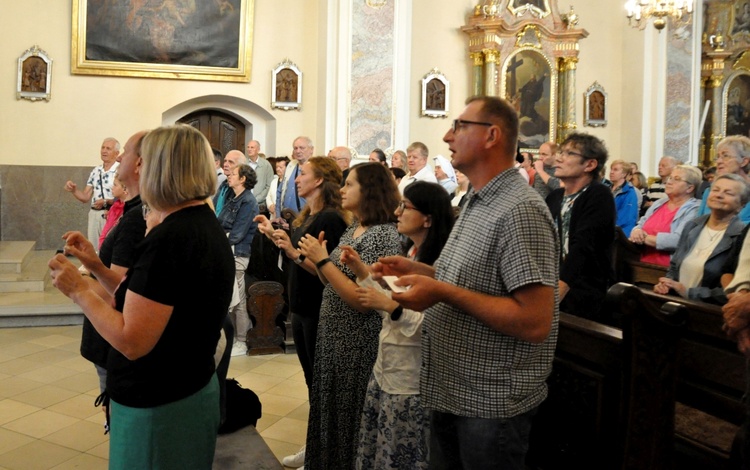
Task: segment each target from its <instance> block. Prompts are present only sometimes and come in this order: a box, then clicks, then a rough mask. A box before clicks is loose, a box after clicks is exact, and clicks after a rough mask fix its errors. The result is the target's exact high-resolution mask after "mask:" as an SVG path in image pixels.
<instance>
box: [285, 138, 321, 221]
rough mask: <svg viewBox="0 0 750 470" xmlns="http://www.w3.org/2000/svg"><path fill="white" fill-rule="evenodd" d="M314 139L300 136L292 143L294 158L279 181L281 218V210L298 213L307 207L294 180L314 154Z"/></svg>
mask: <svg viewBox="0 0 750 470" xmlns="http://www.w3.org/2000/svg"><path fill="white" fill-rule="evenodd" d="M313 150H314V147H313V142H312V139H310V138H309V137H305V136H299V137H297V138H296V139H294V142H293V143H292V157H294V158H293V160H292V161H291V162H289V164H288V165H287V167H286V171H285V172H284V178H283V180H282V181H281V182H279V186H278V188H277V189H276V218H277V219H280V218H281V211H282V210H284V209H291V210H293V211H294V213H295V214H298V213H299V212H300V211H301V210H302V208H303V207H305V204H306V201H305V198H303V197H299V195H298V194H297V185H296V183H295V182H294V181H295V180H296V179H297V176H299V171H300V167H301V166H302V165H304V164H305V163H306V162H307V160H309V159H310V157H312V154H313Z"/></svg>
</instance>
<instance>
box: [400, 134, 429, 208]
mask: <svg viewBox="0 0 750 470" xmlns="http://www.w3.org/2000/svg"><path fill="white" fill-rule="evenodd" d="M429 155H430V151H429V150H427V146H426V145H425V144H423V143H422V142H414V143H412V144H411V145H409V146H408V147H407V148H406V167H407V168H408V169H409V172H408V173H407V174H406V176H404V177H403V178H401V182H399V183H398V190H399V192H400V193H401V195H402V196H403V194H404V188H405V187H407V186H409V185H410V184H412V183H413V182H415V181H427V182H428V183H437V178H436V177H435V172H434V171H432V169H430V168H429V166H428V165H427V157H428V156H429Z"/></svg>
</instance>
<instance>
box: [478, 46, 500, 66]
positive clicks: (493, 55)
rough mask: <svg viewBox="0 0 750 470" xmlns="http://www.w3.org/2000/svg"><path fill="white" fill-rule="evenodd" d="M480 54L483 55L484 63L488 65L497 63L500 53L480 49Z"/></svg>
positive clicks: (493, 50)
mask: <svg viewBox="0 0 750 470" xmlns="http://www.w3.org/2000/svg"><path fill="white" fill-rule="evenodd" d="M482 54H484V61H485V62H487V63H488V64H497V63H498V59H499V55H500V53H499V52H498V51H496V50H495V49H482Z"/></svg>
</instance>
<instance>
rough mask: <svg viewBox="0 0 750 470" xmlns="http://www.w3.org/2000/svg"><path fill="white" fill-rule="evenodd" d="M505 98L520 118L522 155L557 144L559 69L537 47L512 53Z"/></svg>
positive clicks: (503, 81)
mask: <svg viewBox="0 0 750 470" xmlns="http://www.w3.org/2000/svg"><path fill="white" fill-rule="evenodd" d="M500 78H501V82H500V83H501V87H500V89H501V90H503V92H502V93H503V94H502V96H504V97H505V99H506V100H508V102H509V103H510V104H511V105H512V106H513V107H514V108H515V110H516V111H517V112H518V117H519V133H518V143H519V146H520V148H521V151H522V152H534V151H535V150H536V149H538V148H539V146H541V145H542V144H543V143H545V142H549V141H553V142H554V141H555V138H556V131H557V91H556V90H557V68H556V67H555V64H554V62H553V59H552V58H550V57H548V56H547V55H546V54H544V52H543V51H541V50H540V49H538V48H536V47H530V46H524V47H521V48H518V49H516V50H515V51H514V52H512V53H511V54H510V55H509V56H508V57H507V58H506V59H505V61H504V62H503V64H502V68H501V74H500Z"/></svg>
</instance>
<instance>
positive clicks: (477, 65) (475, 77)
mask: <svg viewBox="0 0 750 470" xmlns="http://www.w3.org/2000/svg"><path fill="white" fill-rule="evenodd" d="M469 57H470V58H471V60H472V63H473V64H474V65H473V67H472V86H471V89H472V95H474V96H480V95H482V94H483V92H484V87H483V74H484V54H482V53H481V52H472V53H470V54H469Z"/></svg>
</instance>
